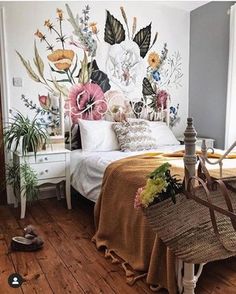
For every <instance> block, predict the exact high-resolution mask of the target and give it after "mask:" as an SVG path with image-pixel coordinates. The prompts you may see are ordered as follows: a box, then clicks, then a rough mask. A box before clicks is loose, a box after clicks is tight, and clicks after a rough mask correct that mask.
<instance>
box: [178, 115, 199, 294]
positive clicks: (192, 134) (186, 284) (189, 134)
mask: <svg viewBox="0 0 236 294" xmlns="http://www.w3.org/2000/svg"><path fill="white" fill-rule="evenodd" d="M196 136H197V132H196V130H195V128H194V126H193V119H192V118H190V117H189V118H188V119H187V128H186V130H185V132H184V144H185V156H184V173H185V188H187V187H186V185H187V182H188V179H189V178H190V177H192V176H194V175H195V171H196V163H197V156H196V144H195V143H196ZM194 269H195V266H194V264H192V263H185V262H184V276H183V277H182V285H183V288H184V292H183V293H184V294H194V288H195V287H196V282H197V278H196V276H195V273H194Z"/></svg>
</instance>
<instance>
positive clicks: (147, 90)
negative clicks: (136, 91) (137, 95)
mask: <svg viewBox="0 0 236 294" xmlns="http://www.w3.org/2000/svg"><path fill="white" fill-rule="evenodd" d="M153 94H155V92H154V90H153V88H152V85H151V83H150V82H149V80H148V79H147V78H144V79H143V95H144V96H145V95H153Z"/></svg>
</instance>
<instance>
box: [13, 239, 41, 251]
mask: <svg viewBox="0 0 236 294" xmlns="http://www.w3.org/2000/svg"><path fill="white" fill-rule="evenodd" d="M43 243H44V242H43V240H42V239H41V238H39V237H35V238H34V239H27V238H25V237H21V236H17V237H13V238H12V240H11V250H12V251H37V250H39V249H41V248H42V247H43Z"/></svg>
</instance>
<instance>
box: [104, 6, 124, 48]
mask: <svg viewBox="0 0 236 294" xmlns="http://www.w3.org/2000/svg"><path fill="white" fill-rule="evenodd" d="M124 40H125V30H124V27H123V25H122V24H121V23H120V21H119V20H118V19H116V18H115V17H114V16H113V15H111V14H110V12H109V11H108V10H107V17H106V24H105V35H104V41H105V42H107V43H109V44H111V45H114V44H119V43H121V42H122V41H124Z"/></svg>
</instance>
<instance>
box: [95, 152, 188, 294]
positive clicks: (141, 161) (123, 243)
mask: <svg viewBox="0 0 236 294" xmlns="http://www.w3.org/2000/svg"><path fill="white" fill-rule="evenodd" d="M158 155H159V156H158ZM166 161H169V162H170V163H171V158H168V159H167V158H165V157H163V156H161V155H160V154H145V155H139V156H135V157H129V158H125V159H121V160H119V161H116V162H114V163H112V164H110V165H109V166H108V167H107V169H106V171H105V174H104V179H103V184H102V191H101V195H100V197H99V200H98V202H97V204H96V206H95V224H96V234H95V236H94V238H93V241H94V242H95V243H96V246H97V248H101V247H105V248H106V249H107V251H106V255H107V256H109V255H110V256H112V254H113V255H114V253H115V255H116V256H117V257H119V258H121V259H122V261H124V262H125V263H123V266H125V268H126V274H127V281H128V282H129V283H130V284H132V283H133V282H134V281H135V277H136V276H137V275H138V274H142V273H144V274H145V273H146V274H147V278H146V281H147V283H148V284H152V285H157V284H159V285H161V286H163V287H165V288H167V289H168V290H169V293H170V294H175V293H177V289H176V281H175V258H174V255H173V254H172V253H171V252H170V251H169V250H168V249H167V248H166V246H165V245H164V244H163V242H162V241H161V240H160V239H159V238H158V237H156V236H155V234H154V233H153V231H152V229H151V228H150V227H149V225H148V223H147V220H146V218H145V216H144V215H143V212H142V210H141V209H140V210H136V209H134V198H135V194H136V191H137V189H138V188H139V187H141V186H144V184H145V182H146V175H147V174H149V173H150V172H151V171H153V170H154V169H155V168H156V167H157V166H159V165H161V164H162V163H164V162H166ZM172 172H173V173H175V174H176V173H178V174H182V175H183V169H181V168H174V167H173V168H172ZM113 260H114V258H113ZM128 265H129V266H131V268H130V269H132V271H131V270H130V269H129V270H127V267H128Z"/></svg>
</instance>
